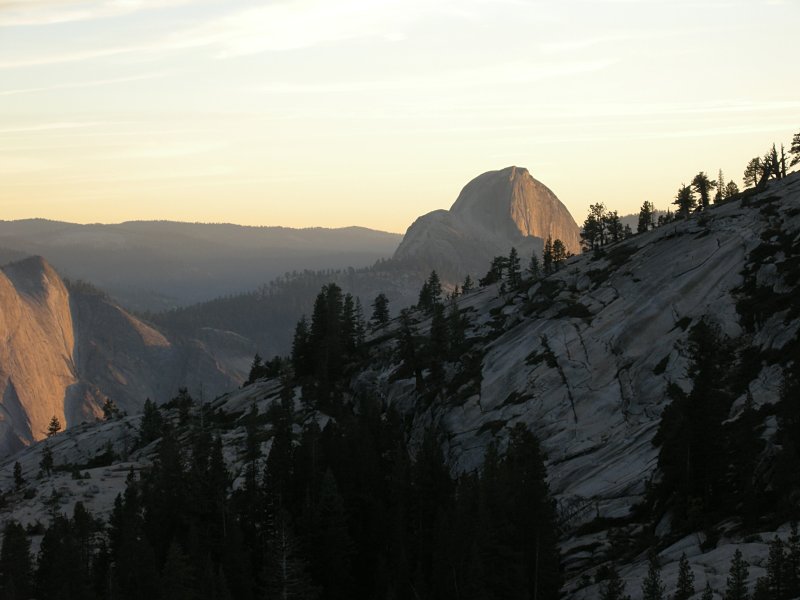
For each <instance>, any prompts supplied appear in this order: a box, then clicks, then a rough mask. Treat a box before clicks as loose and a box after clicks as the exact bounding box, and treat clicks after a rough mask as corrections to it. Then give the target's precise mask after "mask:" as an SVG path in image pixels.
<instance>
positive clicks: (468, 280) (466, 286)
mask: <svg viewBox="0 0 800 600" xmlns="http://www.w3.org/2000/svg"><path fill="white" fill-rule="evenodd" d="M474 287H475V284H474V283H473V282H472V277H470V276H469V275H467V276H466V277H465V278H464V283H463V284H462V285H461V293H462V294H469V293H470V292H471V291H472V290H473V288H474Z"/></svg>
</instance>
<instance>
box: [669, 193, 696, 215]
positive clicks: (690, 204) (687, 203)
mask: <svg viewBox="0 0 800 600" xmlns="http://www.w3.org/2000/svg"><path fill="white" fill-rule="evenodd" d="M673 204H676V205H677V206H678V214H680V215H681V217H683V218H684V219H685V218H687V217H688V216H689V213H690V212H692V210H694V207H695V206H697V200H695V197H694V192H692V188H690V187H687V186H685V185H681V187H680V189H679V190H678V195H677V196H675V201H674V202H673Z"/></svg>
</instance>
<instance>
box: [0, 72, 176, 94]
mask: <svg viewBox="0 0 800 600" xmlns="http://www.w3.org/2000/svg"><path fill="white" fill-rule="evenodd" d="M169 75H171V73H148V74H145V75H132V76H130V77H113V78H110V79H96V80H93V81H78V82H75V83H61V84H58V85H50V86H43V87H31V88H18V89H14V90H0V96H16V95H18V94H32V93H36V92H52V91H56V90H69V89H81V88H91V87H98V86H103V85H112V84H115V83H129V82H133V81H145V80H148V79H159V78H161V77H168V76H169Z"/></svg>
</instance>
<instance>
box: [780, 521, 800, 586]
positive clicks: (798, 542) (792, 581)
mask: <svg viewBox="0 0 800 600" xmlns="http://www.w3.org/2000/svg"><path fill="white" fill-rule="evenodd" d="M787 541H788V546H789V548H788V552H787V553H786V561H785V563H784V567H785V570H786V593H787V594H788V596H789V597H790V598H796V597H797V596H799V595H800V534H798V532H797V521H792V524H791V528H790V529H789V539H788V540H787Z"/></svg>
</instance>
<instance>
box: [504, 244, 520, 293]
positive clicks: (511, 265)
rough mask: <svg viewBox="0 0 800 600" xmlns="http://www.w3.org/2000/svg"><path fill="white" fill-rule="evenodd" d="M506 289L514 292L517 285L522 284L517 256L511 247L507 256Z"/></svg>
mask: <svg viewBox="0 0 800 600" xmlns="http://www.w3.org/2000/svg"><path fill="white" fill-rule="evenodd" d="M507 265H508V269H507V272H508V287H509V289H511V290H512V291H516V290H518V289H519V285H520V283H521V282H522V279H521V276H520V268H519V255H518V254H517V249H516V248H514V247H513V246H512V248H511V252H509V254H508V263H507Z"/></svg>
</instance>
